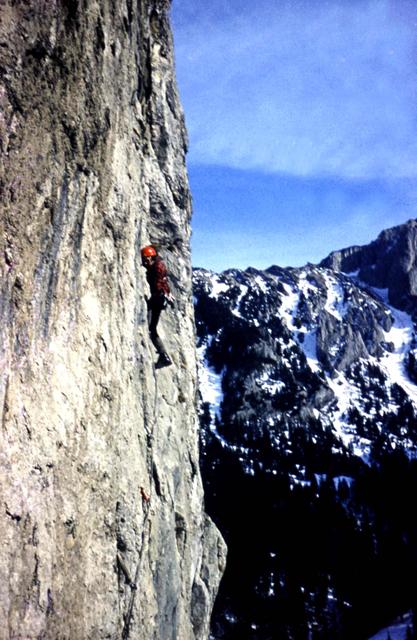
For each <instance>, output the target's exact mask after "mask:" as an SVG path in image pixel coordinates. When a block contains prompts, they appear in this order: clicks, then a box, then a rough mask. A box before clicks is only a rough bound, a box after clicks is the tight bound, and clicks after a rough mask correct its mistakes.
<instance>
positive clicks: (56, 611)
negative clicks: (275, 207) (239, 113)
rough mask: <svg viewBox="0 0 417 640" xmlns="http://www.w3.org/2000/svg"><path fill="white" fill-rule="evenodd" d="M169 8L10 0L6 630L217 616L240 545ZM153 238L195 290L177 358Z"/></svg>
mask: <svg viewBox="0 0 417 640" xmlns="http://www.w3.org/2000/svg"><path fill="white" fill-rule="evenodd" d="M168 9H169V3H168V2H164V1H161V0H160V1H157V0H143V1H141V2H132V1H131V0H126V2H124V1H123V2H119V1H116V0H97V1H94V0H84V1H82V0H67V1H65V2H64V1H63V0H54V1H50V0H27V1H26V2H14V1H13V0H2V1H1V2H0V151H1V159H2V162H1V165H0V189H1V199H0V201H1V210H0V256H1V262H0V421H1V427H2V445H1V450H0V477H1V500H0V537H1V540H2V545H1V550H0V571H1V576H2V579H1V582H0V620H2V624H1V625H0V638H5V639H6V638H25V639H29V638H31V639H32V638H48V639H51V640H56V639H57V638H60V639H64V638H65V639H71V640H81V639H82V640H85V639H86V638H89V639H91V640H95V639H101V638H121V637H123V638H132V639H133V638H137V639H139V638H140V639H146V640H149V639H151V638H155V639H158V640H162V639H163V640H165V639H167V640H168V639H171V638H172V639H174V638H178V639H181V640H183V639H184V640H187V639H189V638H190V639H194V638H198V639H200V638H201V639H202V638H206V637H207V635H208V625H209V617H210V613H211V608H212V603H213V599H214V597H215V594H216V591H217V586H218V582H219V580H220V576H221V572H222V570H223V565H224V556H225V552H224V543H223V541H222V539H221V537H220V536H219V534H218V532H217V530H216V529H215V527H214V526H213V525H212V523H211V521H210V520H209V519H208V518H207V517H206V516H205V514H204V511H203V507H202V501H203V492H202V485H201V479H200V473H199V468H198V442H197V432H198V427H197V420H196V412H195V392H196V370H195V369H196V367H195V352H194V325H193V311H192V303H191V268H190V254H189V235H190V226H189V222H190V197H189V190H188V182H187V177H186V171H185V163H184V158H185V152H186V145H187V139H186V132H185V128H184V123H183V115H182V110H181V107H180V104H179V101H178V96H177V90H176V84H175V76H174V72H173V64H172V40H171V33H170V29H169V22H168V16H167V11H168ZM149 241H152V242H154V243H156V244H157V245H158V246H159V247H160V250H161V253H162V255H163V257H164V259H165V261H166V263H167V265H168V268H169V271H170V274H171V285H172V289H173V293H174V295H175V299H176V303H175V308H174V309H170V310H167V311H166V312H165V313H164V316H163V318H162V320H161V333H162V334H163V336H164V339H165V342H166V344H167V347H168V349H169V351H170V354H171V355H172V358H173V360H174V366H172V367H169V368H167V369H164V370H160V371H155V368H154V360H155V352H154V350H153V346H152V344H151V343H150V340H149V333H148V327H147V323H146V301H145V296H146V294H147V292H148V290H147V284H146V278H145V274H144V272H143V268H142V267H141V264H140V256H139V247H140V246H141V245H143V244H145V243H147V242H149ZM131 582H136V585H137V589H136V590H135V589H132V588H131V585H130V583H131Z"/></svg>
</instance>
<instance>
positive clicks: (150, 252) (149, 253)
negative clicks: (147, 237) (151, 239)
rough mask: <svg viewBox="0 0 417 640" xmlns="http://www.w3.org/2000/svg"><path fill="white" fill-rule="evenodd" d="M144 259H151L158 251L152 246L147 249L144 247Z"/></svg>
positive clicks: (142, 253)
mask: <svg viewBox="0 0 417 640" xmlns="http://www.w3.org/2000/svg"><path fill="white" fill-rule="evenodd" d="M141 255H142V258H150V257H152V256H156V249H155V247H153V246H152V245H151V244H150V245H148V246H147V247H143V249H142V250H141Z"/></svg>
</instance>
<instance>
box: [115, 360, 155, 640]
mask: <svg viewBox="0 0 417 640" xmlns="http://www.w3.org/2000/svg"><path fill="white" fill-rule="evenodd" d="M142 370H143V369H142ZM153 378H154V381H155V396H154V397H155V402H154V406H153V419H152V421H151V428H150V430H148V429H146V427H145V430H146V438H147V446H146V457H147V460H146V465H147V468H148V475H149V489H150V494H149V495H147V494H146V492H145V490H144V488H143V487H141V488H140V490H141V496H142V504H143V505H144V511H145V516H144V519H143V528H142V537H141V546H140V550H139V558H138V562H137V565H136V571H135V575H134V577H133V580H132V579H131V577H130V574H129V571H128V569H127V567H126V565H125V563H124V562H123V560H122V558H120V557H119V554H118V557H117V559H118V564H119V566H120V569H121V571H122V572H123V573H124V575H125V578H126V580H127V581H128V583H129V585H130V588H131V594H130V599H129V605H128V608H127V612H126V617H125V623H124V626H123V631H122V640H128V638H129V633H130V628H131V623H132V617H133V607H134V604H135V598H136V593H137V590H138V580H139V576H140V572H141V567H142V560H143V557H144V549H145V543H146V533H148V536H150V533H151V527H152V521H151V518H150V516H151V509H150V505H151V499H152V484H153V483H152V480H153V456H152V445H153V441H154V434H155V432H156V428H157V422H158V420H157V410H158V379H157V376H156V372H155V366H154V365H153ZM144 399H145V393H144V392H143V393H142V401H143V406H145V405H144ZM147 530H148V531H147Z"/></svg>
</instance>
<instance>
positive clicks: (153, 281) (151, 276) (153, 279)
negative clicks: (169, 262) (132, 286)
mask: <svg viewBox="0 0 417 640" xmlns="http://www.w3.org/2000/svg"><path fill="white" fill-rule="evenodd" d="M146 278H147V280H148V283H149V287H150V289H151V296H161V295H168V294H169V293H170V288H169V284H168V271H167V268H166V266H165V265H164V263H163V262H162V260H161V258H160V257H159V256H156V258H155V261H154V263H153V264H152V265H151V266H150V267H147V269H146Z"/></svg>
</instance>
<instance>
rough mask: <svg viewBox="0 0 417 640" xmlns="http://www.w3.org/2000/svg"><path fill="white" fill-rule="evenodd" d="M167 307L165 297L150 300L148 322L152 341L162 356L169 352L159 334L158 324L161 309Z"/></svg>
mask: <svg viewBox="0 0 417 640" xmlns="http://www.w3.org/2000/svg"><path fill="white" fill-rule="evenodd" d="M164 308H165V302H164V300H163V298H159V297H153V296H152V298H150V300H148V324H149V333H150V336H151V340H152V343H153V345H154V347H155V349H156V350H157V352H158V354H159V355H160V356H166V355H167V352H166V349H165V347H164V345H163V342H162V340H161V338H160V337H159V336H158V332H157V326H158V322H159V317H160V315H161V311H162V310H163V309H164Z"/></svg>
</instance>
